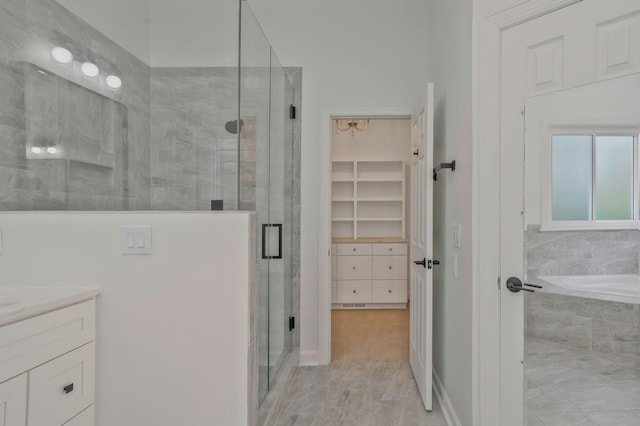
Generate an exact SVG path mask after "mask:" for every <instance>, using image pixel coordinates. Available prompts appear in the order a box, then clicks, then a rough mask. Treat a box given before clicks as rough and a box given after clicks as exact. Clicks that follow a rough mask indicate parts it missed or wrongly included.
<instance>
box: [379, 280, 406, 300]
mask: <svg viewBox="0 0 640 426" xmlns="http://www.w3.org/2000/svg"><path fill="white" fill-rule="evenodd" d="M371 301H372V302H373V303H407V281H406V280H376V281H373V286H372V296H371Z"/></svg>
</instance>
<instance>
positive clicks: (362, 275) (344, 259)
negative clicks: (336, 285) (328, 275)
mask: <svg viewBox="0 0 640 426" xmlns="http://www.w3.org/2000/svg"><path fill="white" fill-rule="evenodd" d="M337 279H338V281H340V280H370V279H371V256H338V276H337Z"/></svg>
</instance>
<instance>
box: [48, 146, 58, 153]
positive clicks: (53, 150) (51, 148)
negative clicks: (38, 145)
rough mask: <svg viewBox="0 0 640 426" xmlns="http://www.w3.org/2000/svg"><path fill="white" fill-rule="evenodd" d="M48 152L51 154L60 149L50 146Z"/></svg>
mask: <svg viewBox="0 0 640 426" xmlns="http://www.w3.org/2000/svg"><path fill="white" fill-rule="evenodd" d="M47 152H48V153H49V154H55V153H56V152H58V149H57V148H56V147H55V146H50V147H49V148H47Z"/></svg>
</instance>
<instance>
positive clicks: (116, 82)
mask: <svg viewBox="0 0 640 426" xmlns="http://www.w3.org/2000/svg"><path fill="white" fill-rule="evenodd" d="M105 81H106V83H107V86H109V87H110V88H112V89H114V90H116V89H119V88H121V87H122V80H121V79H120V77H118V76H117V75H108V76H107V78H106V80H105Z"/></svg>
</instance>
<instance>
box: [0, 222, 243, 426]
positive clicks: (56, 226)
mask: <svg viewBox="0 0 640 426" xmlns="http://www.w3.org/2000/svg"><path fill="white" fill-rule="evenodd" d="M251 219H252V215H251V214H249V213H216V214H212V213H27V214H25V213H3V214H0V226H1V227H2V239H3V246H2V254H1V255H0V282H1V283H2V285H9V286H16V285H18V286H21V285H24V286H56V285H57V286H99V287H101V288H102V294H101V295H100V296H99V299H98V321H97V342H96V344H97V348H98V349H97V391H96V395H97V418H98V421H97V425H98V426H113V425H119V426H139V425H154V426H175V425H204V424H216V425H244V424H246V422H247V398H248V396H247V385H248V376H247V365H248V364H247V363H248V355H247V354H248V349H249V348H248V346H247V345H248V333H249V309H248V302H249V294H248V292H249V285H248V281H249V263H250V256H251V254H252V253H250V250H251V248H250V245H249V238H250V234H249V232H251V234H253V233H254V229H253V226H252V225H251ZM121 225H151V226H152V244H153V254H152V255H148V256H125V255H122V254H121V235H120V227H121Z"/></svg>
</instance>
